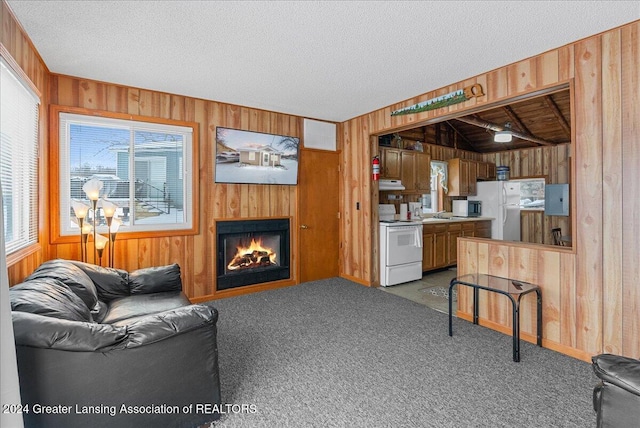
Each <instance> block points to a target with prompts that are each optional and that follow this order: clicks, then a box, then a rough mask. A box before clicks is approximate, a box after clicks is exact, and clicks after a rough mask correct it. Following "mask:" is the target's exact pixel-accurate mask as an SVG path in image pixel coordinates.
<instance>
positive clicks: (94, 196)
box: [82, 178, 103, 201]
mask: <svg viewBox="0 0 640 428" xmlns="http://www.w3.org/2000/svg"><path fill="white" fill-rule="evenodd" d="M102 186H103V184H102V181H100V180H98V179H97V178H92V179H91V180H89V181H87V182H86V183H84V184H83V185H82V190H83V191H84V193H86V194H87V198H89V200H90V201H97V200H98V199H99V198H100V190H102Z"/></svg>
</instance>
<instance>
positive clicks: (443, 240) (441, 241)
mask: <svg viewBox="0 0 640 428" xmlns="http://www.w3.org/2000/svg"><path fill="white" fill-rule="evenodd" d="M448 227H449V225H447V224H433V225H428V226H423V227H422V238H423V241H422V270H423V271H428V270H433V269H438V268H442V267H446V266H447V253H446V252H447V229H448Z"/></svg>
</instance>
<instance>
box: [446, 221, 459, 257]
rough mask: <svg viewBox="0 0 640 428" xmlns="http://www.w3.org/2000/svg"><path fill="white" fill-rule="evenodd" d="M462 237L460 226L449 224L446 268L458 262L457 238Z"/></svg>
mask: <svg viewBox="0 0 640 428" xmlns="http://www.w3.org/2000/svg"><path fill="white" fill-rule="evenodd" d="M461 236H462V224H460V223H455V224H450V225H449V229H448V230H447V266H450V265H455V264H456V263H457V262H458V238H459V237H461Z"/></svg>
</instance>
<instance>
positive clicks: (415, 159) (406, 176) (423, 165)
mask: <svg viewBox="0 0 640 428" xmlns="http://www.w3.org/2000/svg"><path fill="white" fill-rule="evenodd" d="M400 165H401V172H400V177H401V178H400V179H401V181H402V184H403V186H404V187H405V190H404V191H403V192H402V193H429V192H431V156H429V155H427V154H424V153H421V152H415V151H403V152H402V153H401V154H400Z"/></svg>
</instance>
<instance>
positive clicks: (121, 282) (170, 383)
mask: <svg viewBox="0 0 640 428" xmlns="http://www.w3.org/2000/svg"><path fill="white" fill-rule="evenodd" d="M181 290H182V284H181V282H180V268H179V266H178V265H170V266H163V267H157V268H148V269H140V270H138V271H135V272H132V273H127V272H125V271H122V270H117V269H106V268H100V267H98V266H94V265H89V264H84V263H79V262H71V261H66V260H52V261H49V262H46V263H44V264H42V265H41V266H40V267H39V268H38V269H37V270H36V271H35V272H34V273H33V274H32V275H30V276H29V277H28V278H27V279H26V280H25V282H23V283H22V284H19V285H16V286H15V287H12V288H11V289H10V296H11V306H12V316H13V325H14V331H15V339H16V351H17V359H18V373H19V378H20V392H21V396H22V401H23V405H25V406H27V407H25V409H27V410H28V412H24V413H23V416H24V419H25V426H28V427H47V428H49V427H65V428H67V427H89V426H90V427H143V426H144V427H147V426H148V427H197V426H199V425H201V424H203V423H206V422H209V421H213V420H215V419H218V417H219V416H220V414H219V413H211V412H210V413H205V412H204V410H203V409H212V408H213V409H215V406H216V405H217V406H219V405H220V383H219V378H218V351H217V342H216V322H217V319H218V313H217V311H216V310H215V309H213V308H211V307H209V306H205V305H191V304H190V302H189V300H188V299H187V297H186V296H185V295H184V294H183V293H182V291H181ZM205 404H206V405H207V406H204V405H205ZM198 405H200V406H198ZM218 408H219V407H218Z"/></svg>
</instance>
